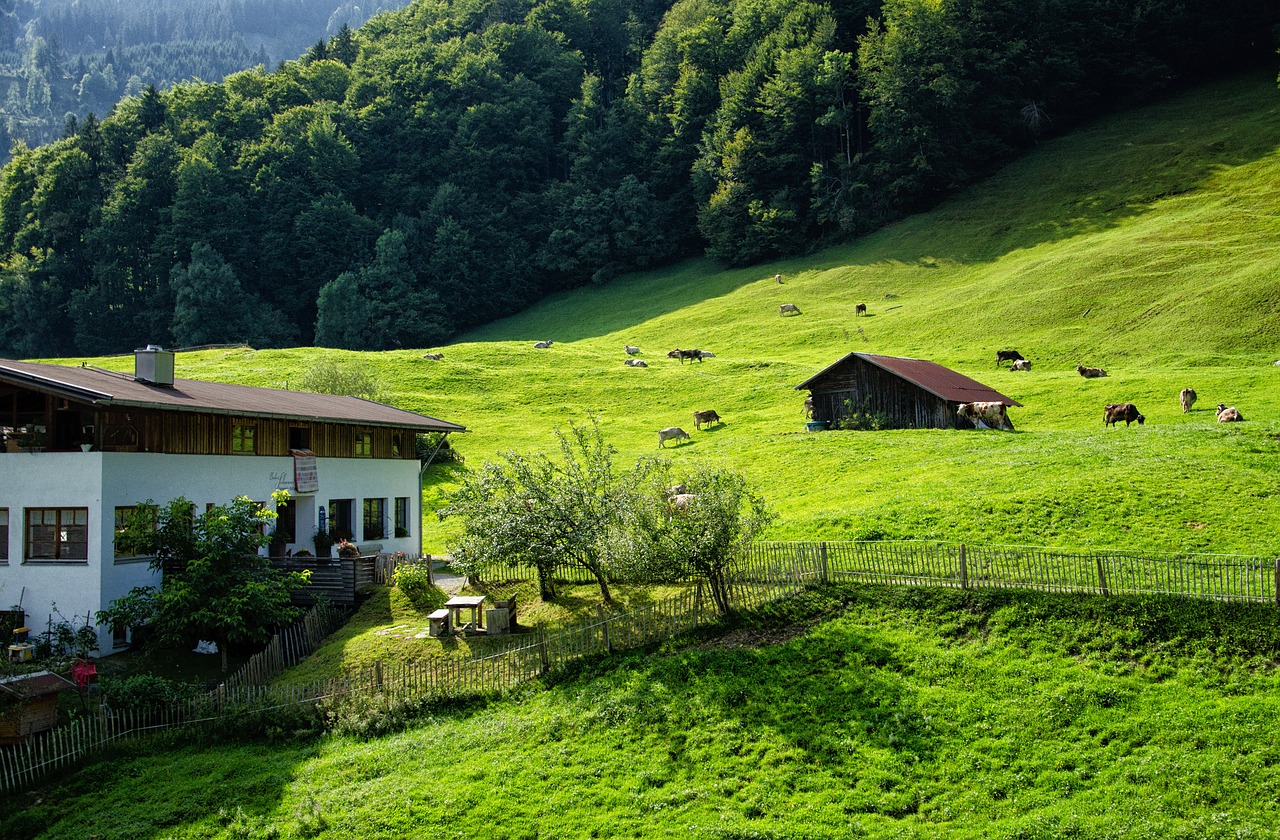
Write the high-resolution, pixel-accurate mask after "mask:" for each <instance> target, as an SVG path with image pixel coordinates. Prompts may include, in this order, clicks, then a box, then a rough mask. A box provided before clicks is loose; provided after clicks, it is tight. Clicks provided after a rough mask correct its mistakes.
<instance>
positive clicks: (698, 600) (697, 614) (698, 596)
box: [693, 579, 702, 627]
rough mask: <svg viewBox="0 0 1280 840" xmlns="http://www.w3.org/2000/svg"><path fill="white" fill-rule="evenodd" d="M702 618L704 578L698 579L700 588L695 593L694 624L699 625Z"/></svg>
mask: <svg viewBox="0 0 1280 840" xmlns="http://www.w3.org/2000/svg"><path fill="white" fill-rule="evenodd" d="M701 620H702V580H701V579H699V580H698V589H697V591H696V592H694V593H693V626H694V627H697V626H698V624H699V622H700V621H701Z"/></svg>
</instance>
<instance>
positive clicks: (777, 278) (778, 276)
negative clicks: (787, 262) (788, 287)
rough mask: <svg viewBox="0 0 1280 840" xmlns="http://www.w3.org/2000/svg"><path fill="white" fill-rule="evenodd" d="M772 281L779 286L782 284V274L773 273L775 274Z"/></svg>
mask: <svg viewBox="0 0 1280 840" xmlns="http://www.w3.org/2000/svg"><path fill="white" fill-rule="evenodd" d="M773 282H775V283H777V284H778V285H779V286H781V285H782V275H781V274H775V275H773Z"/></svg>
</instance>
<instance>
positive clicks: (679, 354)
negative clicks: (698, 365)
mask: <svg viewBox="0 0 1280 840" xmlns="http://www.w3.org/2000/svg"><path fill="white" fill-rule="evenodd" d="M667 358H668V359H679V360H680V364H684V360H685V359H697V360H698V361H702V351H701V350H681V349H680V348H679V347H677V348H676V349H674V350H672V351H671V352H670V353H668V354H667Z"/></svg>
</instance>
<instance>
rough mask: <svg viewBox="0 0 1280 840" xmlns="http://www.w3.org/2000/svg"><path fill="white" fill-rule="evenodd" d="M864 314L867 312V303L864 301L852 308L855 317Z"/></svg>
mask: <svg viewBox="0 0 1280 840" xmlns="http://www.w3.org/2000/svg"><path fill="white" fill-rule="evenodd" d="M866 314H867V305H866V304H865V303H860V304H858V305H857V306H855V307H854V308H853V317H855V318H857V317H858V316H859V315H866Z"/></svg>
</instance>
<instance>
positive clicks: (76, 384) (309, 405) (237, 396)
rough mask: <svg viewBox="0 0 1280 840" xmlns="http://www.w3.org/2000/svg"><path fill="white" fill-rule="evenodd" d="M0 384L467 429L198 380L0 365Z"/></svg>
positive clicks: (188, 407) (219, 409) (138, 403)
mask: <svg viewBox="0 0 1280 840" xmlns="http://www.w3.org/2000/svg"><path fill="white" fill-rule="evenodd" d="M0 381H3V382H10V383H13V384H16V385H22V386H25V387H28V388H33V389H35V390H38V391H43V392H46V393H50V394H54V395H56V396H60V397H67V398H68V399H74V400H79V401H82V402H88V403H92V404H95V405H101V406H104V407H105V406H111V407H132V408H148V409H156V410H159V411H190V412H199V413H208V414H234V415H236V416H240V417H245V416H251V417H271V418H280V419H291V420H321V421H327V422H331V423H347V424H359V425H368V426H394V427H396V428H402V429H417V430H420V431H429V432H465V431H466V427H464V426H459V425H458V424H457V423H450V422H448V421H445V420H437V419H436V418H434V417H428V416H426V415H425V414H417V413H415V412H412V411H404V410H402V409H399V408H394V407H392V406H389V405H384V404H382V403H377V402H372V401H370V400H365V399H361V398H359V397H339V396H333V395H331V394H312V393H309V392H307V391H286V390H283V389H279V388H256V387H252V386H248V385H231V384H228V383H225V382H201V381H200V380H196V379H174V380H173V386H172V387H169V386H165V385H156V384H154V383H151V382H144V381H140V380H137V379H135V378H134V377H133V375H132V374H128V373H119V372H117V371H110V370H102V369H101V368H95V367H88V366H81V367H68V366H65V365H50V364H40V363H37V362H17V361H12V360H9V359H0Z"/></svg>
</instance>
